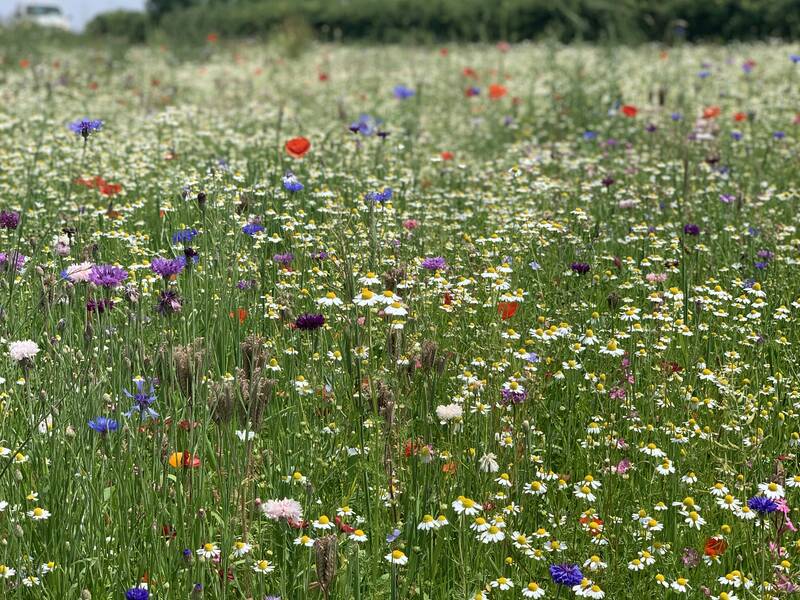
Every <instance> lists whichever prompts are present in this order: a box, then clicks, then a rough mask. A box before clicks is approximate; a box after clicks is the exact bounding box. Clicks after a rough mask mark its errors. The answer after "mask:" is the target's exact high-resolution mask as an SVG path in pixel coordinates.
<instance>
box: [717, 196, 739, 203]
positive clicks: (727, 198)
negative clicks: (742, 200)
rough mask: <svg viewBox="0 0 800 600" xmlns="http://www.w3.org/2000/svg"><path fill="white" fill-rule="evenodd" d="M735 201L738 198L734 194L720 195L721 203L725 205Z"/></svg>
mask: <svg viewBox="0 0 800 600" xmlns="http://www.w3.org/2000/svg"><path fill="white" fill-rule="evenodd" d="M734 200H736V196H735V195H734V194H720V195H719V201H720V202H722V203H723V204H730V203H731V202H733V201H734Z"/></svg>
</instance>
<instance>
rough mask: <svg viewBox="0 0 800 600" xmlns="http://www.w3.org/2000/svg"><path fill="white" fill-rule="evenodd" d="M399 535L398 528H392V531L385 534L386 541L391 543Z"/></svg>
mask: <svg viewBox="0 0 800 600" xmlns="http://www.w3.org/2000/svg"><path fill="white" fill-rule="evenodd" d="M399 537H400V530H399V529H394V530H393V531H392V533H390V534H389V535H387V536H386V543H387V544H391V543H392V542H393V541H395V540H396V539H397V538H399Z"/></svg>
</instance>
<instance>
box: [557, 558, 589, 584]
mask: <svg viewBox="0 0 800 600" xmlns="http://www.w3.org/2000/svg"><path fill="white" fill-rule="evenodd" d="M550 577H551V578H552V579H553V581H554V582H555V583H557V584H558V585H566V586H569V587H572V586H573V585H579V584H580V582H581V581H583V573H581V569H580V567H579V566H578V565H571V564H569V563H563V564H560V565H550Z"/></svg>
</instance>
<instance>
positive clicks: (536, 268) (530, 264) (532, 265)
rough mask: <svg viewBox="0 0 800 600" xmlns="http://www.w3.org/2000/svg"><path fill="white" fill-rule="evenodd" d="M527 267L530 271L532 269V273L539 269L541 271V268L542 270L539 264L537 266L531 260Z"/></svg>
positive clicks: (536, 263)
mask: <svg viewBox="0 0 800 600" xmlns="http://www.w3.org/2000/svg"><path fill="white" fill-rule="evenodd" d="M528 266H529V267H530V268H531V269H533V270H534V271H538V270H539V269H541V268H542V265H540V264H539V263H538V262H536V261H535V260H532V261H531V262H529V263H528Z"/></svg>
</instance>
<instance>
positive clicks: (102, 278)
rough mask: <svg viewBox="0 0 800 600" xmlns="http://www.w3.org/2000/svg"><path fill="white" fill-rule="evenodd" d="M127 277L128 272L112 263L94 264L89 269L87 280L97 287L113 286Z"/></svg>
mask: <svg viewBox="0 0 800 600" xmlns="http://www.w3.org/2000/svg"><path fill="white" fill-rule="evenodd" d="M127 278H128V272H127V271H126V270H125V269H120V268H119V267H115V266H113V265H95V266H93V267H92V270H91V271H89V281H91V282H92V283H93V284H95V285H96V286H98V287H107V288H115V287H117V286H118V285H119V284H120V283H122V282H123V281H125V280H126V279H127Z"/></svg>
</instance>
